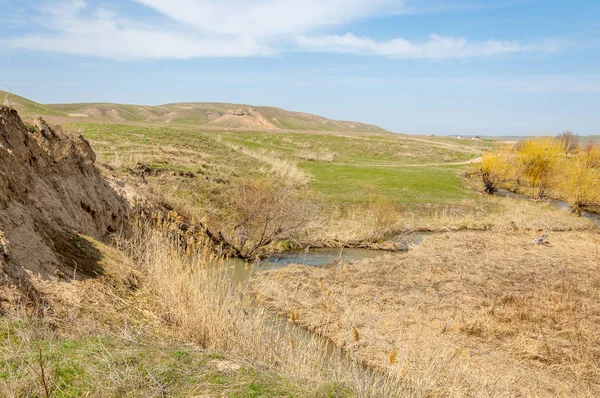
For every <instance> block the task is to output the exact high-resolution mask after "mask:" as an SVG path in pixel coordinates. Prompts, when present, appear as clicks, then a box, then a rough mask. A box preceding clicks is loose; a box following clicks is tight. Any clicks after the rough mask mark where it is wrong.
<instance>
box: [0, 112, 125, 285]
mask: <svg viewBox="0 0 600 398" xmlns="http://www.w3.org/2000/svg"><path fill="white" fill-rule="evenodd" d="M95 159H96V156H95V154H94V152H93V151H92V149H91V147H90V145H89V143H88V142H87V141H86V140H85V139H84V138H83V137H82V136H81V135H71V134H68V133H65V132H63V131H62V130H61V129H60V128H52V127H50V126H49V125H48V124H47V123H46V122H45V121H44V120H43V119H41V118H38V119H36V120H35V122H34V124H33V125H28V126H26V125H25V124H24V123H23V122H22V120H21V119H20V117H19V115H18V114H17V112H16V111H15V110H14V109H11V108H7V107H0V249H1V251H2V253H1V254H2V255H1V256H0V275H1V280H2V282H3V283H14V284H15V285H17V286H21V287H23V288H24V289H28V290H32V289H33V290H35V287H33V286H32V285H31V279H32V276H35V277H36V278H41V279H46V280H57V279H82V278H89V277H96V276H99V275H102V274H103V270H102V267H101V266H100V265H99V258H100V256H99V253H98V252H97V250H96V249H94V247H93V246H92V245H90V244H89V243H87V241H85V240H84V239H81V238H80V237H79V234H85V235H88V236H91V237H94V238H96V239H98V240H104V239H107V238H108V237H109V236H110V235H111V234H112V233H114V232H116V231H117V230H118V229H119V228H120V227H121V225H122V221H123V220H124V218H125V217H127V215H128V213H129V204H128V202H127V201H126V200H125V199H124V198H123V197H122V196H121V195H119V194H118V193H117V192H116V191H115V189H117V187H114V186H111V184H110V183H109V182H108V181H107V180H106V179H104V178H103V177H102V175H101V174H100V172H99V171H98V169H97V168H96V167H95V166H94V162H95Z"/></svg>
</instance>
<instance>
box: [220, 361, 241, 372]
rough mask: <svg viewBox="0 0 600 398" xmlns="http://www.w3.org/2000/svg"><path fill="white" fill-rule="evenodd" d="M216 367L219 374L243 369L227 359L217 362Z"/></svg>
mask: <svg viewBox="0 0 600 398" xmlns="http://www.w3.org/2000/svg"><path fill="white" fill-rule="evenodd" d="M215 367H216V368H217V370H218V371H219V372H223V373H229V372H237V371H238V370H240V369H241V368H242V367H241V365H240V364H239V363H235V362H232V361H227V360H225V359H220V360H218V361H216V362H215Z"/></svg>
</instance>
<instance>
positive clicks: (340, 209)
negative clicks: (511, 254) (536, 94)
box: [298, 195, 596, 247]
mask: <svg viewBox="0 0 600 398" xmlns="http://www.w3.org/2000/svg"><path fill="white" fill-rule="evenodd" d="M323 213H324V214H321V215H319V217H318V218H317V217H316V218H315V220H314V222H313V223H312V224H311V225H310V226H309V228H307V229H306V231H304V234H301V235H300V236H299V238H298V239H299V242H298V245H299V246H306V245H310V246H313V247H315V246H319V245H324V246H339V245H342V244H346V245H348V244H351V243H352V242H377V241H378V240H380V239H386V238H389V237H390V236H394V235H399V234H406V233H411V232H449V231H463V230H472V231H497V232H514V231H539V230H547V231H590V230H594V229H595V228H596V227H595V225H594V223H593V221H591V220H589V219H587V218H585V217H579V216H577V215H575V214H571V213H569V212H568V211H566V210H556V209H555V208H553V207H552V206H551V205H550V204H548V203H545V202H534V201H516V200H513V199H506V198H501V197H495V196H489V195H482V196H481V197H479V198H477V199H475V200H466V201H462V202H458V203H455V204H418V203H417V204H393V203H390V202H389V201H386V200H385V199H381V200H372V201H369V202H367V203H357V204H350V205H339V204H338V205H336V204H331V205H330V206H328V207H325V211H324V212H323Z"/></svg>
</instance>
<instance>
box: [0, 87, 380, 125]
mask: <svg viewBox="0 0 600 398" xmlns="http://www.w3.org/2000/svg"><path fill="white" fill-rule="evenodd" d="M0 95H2V96H1V97H0V99H2V98H8V102H12V104H10V105H12V106H13V107H14V108H16V109H17V110H18V111H20V112H21V113H22V114H25V115H32V114H39V115H41V116H61V117H68V118H74V119H82V118H85V119H90V121H91V120H96V121H115V122H121V123H123V122H134V123H135V122H137V123H168V124H186V125H197V126H198V125H200V126H206V127H210V126H214V127H220V128H233V129H261V130H268V129H273V130H278V129H285V130H317V131H349V132H350V131H355V132H372V133H382V132H386V130H384V129H382V128H380V127H378V126H374V125H370V124H364V123H358V122H347V121H339V120H332V119H327V118H324V117H321V116H316V115H311V114H308V113H300V112H291V111H287V110H284V109H280V108H274V107H268V106H251V105H242V104H225V103H210V102H205V103H177V104H165V105H159V106H149V105H122V104H111V103H82V104H48V105H42V104H38V103H36V102H33V101H31V100H28V99H26V98H23V97H19V96H17V95H14V94H7V93H4V92H0ZM5 102H6V101H5Z"/></svg>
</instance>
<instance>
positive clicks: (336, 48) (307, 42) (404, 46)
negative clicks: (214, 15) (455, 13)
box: [297, 33, 559, 59]
mask: <svg viewBox="0 0 600 398" xmlns="http://www.w3.org/2000/svg"><path fill="white" fill-rule="evenodd" d="M297 43H298V45H299V47H300V48H303V49H305V50H309V51H319V52H336V53H348V54H360V55H380V56H386V57H392V58H426V59H442V58H474V57H487V56H493V55H499V54H514V53H525V52H539V51H542V52H553V51H556V50H558V48H559V45H558V43H556V42H544V43H536V44H529V45H524V44H521V43H518V42H514V41H495V40H490V41H480V42H469V41H467V40H466V39H464V38H460V37H443V36H438V35H435V34H432V35H430V36H429V39H428V40H426V41H422V42H410V41H408V40H405V39H401V38H397V39H393V40H390V41H375V40H373V39H371V38H368V37H357V36H355V35H353V34H352V33H346V34H345V35H328V36H304V37H299V38H298V39H297Z"/></svg>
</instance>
